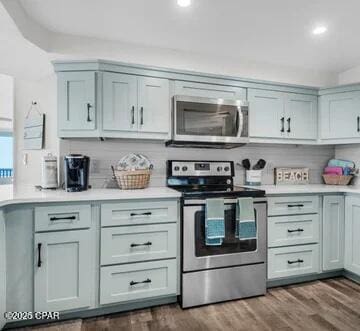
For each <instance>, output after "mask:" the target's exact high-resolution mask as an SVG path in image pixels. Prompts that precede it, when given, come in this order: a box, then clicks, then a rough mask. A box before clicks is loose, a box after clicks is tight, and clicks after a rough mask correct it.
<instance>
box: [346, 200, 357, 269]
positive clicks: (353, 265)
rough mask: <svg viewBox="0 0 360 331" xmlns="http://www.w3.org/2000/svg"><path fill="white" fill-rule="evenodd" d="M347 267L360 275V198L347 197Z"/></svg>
mask: <svg viewBox="0 0 360 331" xmlns="http://www.w3.org/2000/svg"><path fill="white" fill-rule="evenodd" d="M345 269H346V270H348V271H351V272H353V273H354V274H356V275H358V276H360V198H359V197H356V196H347V197H346V198H345Z"/></svg>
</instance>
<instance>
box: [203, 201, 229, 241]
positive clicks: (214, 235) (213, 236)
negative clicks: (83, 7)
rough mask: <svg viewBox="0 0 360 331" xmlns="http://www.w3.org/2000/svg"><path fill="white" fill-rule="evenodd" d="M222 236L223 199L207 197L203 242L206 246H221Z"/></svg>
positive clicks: (223, 223) (223, 228) (223, 231)
mask: <svg viewBox="0 0 360 331" xmlns="http://www.w3.org/2000/svg"><path fill="white" fill-rule="evenodd" d="M224 238H225V220H224V199H207V200H206V209H205V244H206V245H207V246H221V245H222V243H223V240H224Z"/></svg>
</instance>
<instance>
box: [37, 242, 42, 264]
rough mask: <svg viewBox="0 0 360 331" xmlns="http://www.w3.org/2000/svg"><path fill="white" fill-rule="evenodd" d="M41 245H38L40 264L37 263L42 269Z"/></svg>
mask: <svg viewBox="0 0 360 331" xmlns="http://www.w3.org/2000/svg"><path fill="white" fill-rule="evenodd" d="M41 263H42V262H41V243H38V262H37V266H38V267H39V268H40V267H41Z"/></svg>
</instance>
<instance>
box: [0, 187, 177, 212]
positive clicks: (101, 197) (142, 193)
mask: <svg viewBox="0 0 360 331" xmlns="http://www.w3.org/2000/svg"><path fill="white" fill-rule="evenodd" d="M180 196H181V194H180V193H179V192H178V191H175V190H172V189H170V188H168V187H149V188H146V189H140V190H119V189H90V190H87V191H84V192H65V191H64V190H56V191H51V190H44V191H38V190H36V189H35V188H34V187H29V188H25V187H24V188H22V189H21V190H17V191H16V190H14V189H13V186H12V185H0V207H4V206H7V205H12V204H23V203H43V202H77V201H107V200H133V199H166V198H179V197H180Z"/></svg>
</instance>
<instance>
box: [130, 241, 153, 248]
mask: <svg viewBox="0 0 360 331" xmlns="http://www.w3.org/2000/svg"><path fill="white" fill-rule="evenodd" d="M151 245H152V242H151V241H148V242H146V243H143V244H131V245H130V247H138V246H151Z"/></svg>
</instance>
